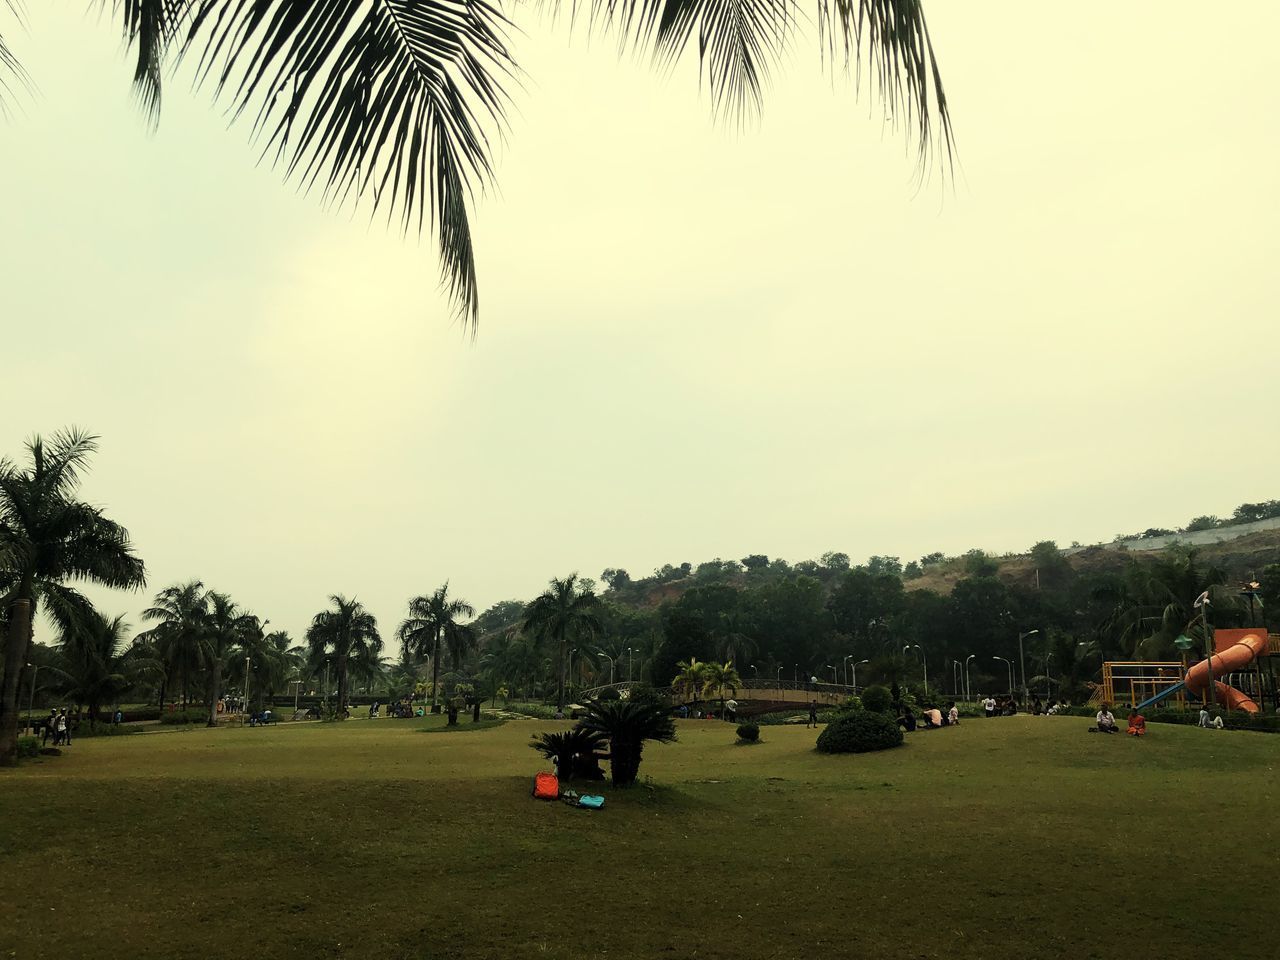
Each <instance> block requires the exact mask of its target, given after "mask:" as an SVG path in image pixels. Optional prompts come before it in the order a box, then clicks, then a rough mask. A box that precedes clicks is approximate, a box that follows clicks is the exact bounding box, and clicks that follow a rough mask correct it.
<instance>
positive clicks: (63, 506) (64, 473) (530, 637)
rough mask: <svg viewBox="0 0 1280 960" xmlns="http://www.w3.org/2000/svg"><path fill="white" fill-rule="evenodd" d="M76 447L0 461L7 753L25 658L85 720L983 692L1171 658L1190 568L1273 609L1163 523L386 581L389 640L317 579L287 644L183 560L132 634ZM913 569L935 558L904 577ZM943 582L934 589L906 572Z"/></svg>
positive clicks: (1254, 605) (1189, 596) (1229, 620)
mask: <svg viewBox="0 0 1280 960" xmlns="http://www.w3.org/2000/svg"><path fill="white" fill-rule="evenodd" d="M95 449H96V443H95V440H94V438H92V437H90V436H88V435H86V434H83V433H80V432H77V431H67V432H64V433H60V434H57V435H55V436H54V437H52V438H50V439H49V440H48V441H47V442H46V441H43V440H41V439H40V438H36V439H34V440H33V441H31V443H30V444H29V445H28V449H27V457H26V462H24V463H22V464H18V463H15V462H13V461H10V460H3V461H0V616H3V627H4V650H3V671H4V672H3V677H2V678H0V680H2V683H0V689H2V691H3V700H2V703H0V707H2V711H0V732H2V733H3V739H2V740H0V760H2V761H4V762H12V760H13V758H14V756H15V751H16V734H17V721H18V715H19V712H20V711H19V707H20V685H21V681H22V680H23V678H26V680H27V685H26V688H25V689H26V691H27V693H28V699H30V697H31V696H33V695H34V694H36V693H37V692H39V693H41V694H42V695H43V694H56V695H57V696H59V697H61V698H64V699H66V700H68V701H69V702H71V703H73V704H75V705H78V706H81V707H83V708H84V709H85V710H86V711H87V712H88V716H89V718H90V720H91V722H92V720H93V719H94V718H96V717H97V716H98V715H99V713H100V711H101V710H102V709H103V708H104V707H108V706H113V705H114V704H116V703H119V702H121V701H123V700H125V699H126V698H128V697H132V698H133V699H135V700H144V701H150V702H158V703H172V704H181V705H182V706H183V707H187V706H190V705H193V704H200V705H202V708H203V709H205V710H207V717H208V722H209V723H210V724H213V723H214V722H216V719H217V718H216V707H217V704H218V702H219V700H220V699H221V698H222V697H223V695H224V694H225V693H226V692H227V691H229V690H232V691H236V692H237V693H238V695H239V696H242V697H247V698H248V699H249V701H250V705H251V706H253V707H260V706H261V705H262V704H263V703H264V702H266V701H267V700H268V699H269V698H272V697H276V696H280V695H283V694H287V693H288V692H289V691H290V690H291V689H292V690H294V691H298V690H307V691H310V692H314V691H316V690H317V689H319V691H320V692H321V693H322V694H323V696H324V700H325V702H326V703H327V704H329V705H330V706H331V710H332V711H333V712H335V713H337V714H339V715H341V714H342V712H343V711H344V710H345V708H346V706H347V705H348V704H349V702H350V700H351V697H352V696H353V692H354V691H360V692H363V693H364V694H366V695H374V696H380V697H385V698H388V699H396V698H400V697H415V698H420V699H422V700H424V701H426V702H429V703H430V704H431V707H432V709H433V710H438V709H440V707H441V704H442V703H456V702H457V701H458V700H459V699H460V698H461V699H465V700H467V701H471V702H474V701H476V700H479V699H483V698H488V697H498V696H502V697H506V698H521V699H534V700H546V701H548V702H552V703H555V704H557V705H558V706H560V707H563V706H565V705H566V703H567V701H568V700H569V698H572V697H576V696H577V695H578V693H579V692H580V691H581V690H582V689H583V688H584V687H591V686H598V685H605V684H609V683H612V682H615V681H620V680H643V681H647V682H648V683H650V684H652V685H653V686H655V687H667V686H671V685H672V684H675V683H680V684H685V685H688V684H696V685H698V689H699V690H703V689H704V686H705V692H707V693H708V695H711V694H710V691H712V690H715V691H717V693H716V695H717V696H719V698H720V699H721V700H723V698H724V696H725V694H726V692H727V691H728V692H732V689H733V688H734V686H735V685H736V684H738V683H740V682H741V680H750V679H766V678H771V679H775V680H791V681H798V680H807V679H808V678H810V677H814V676H816V677H818V678H819V679H821V680H823V681H840V682H846V681H849V680H852V679H853V678H854V677H855V673H856V678H857V680H858V681H860V682H861V683H862V684H865V683H868V682H871V681H879V682H884V683H886V684H898V685H900V686H901V685H919V686H924V685H925V684H926V683H928V684H929V685H930V687H931V688H932V689H933V690H935V691H945V692H948V693H956V694H959V693H961V692H963V690H964V689H965V686H966V683H965V680H966V679H969V680H971V686H972V689H973V691H974V692H996V691H999V690H1003V689H1005V688H1006V687H1007V686H1009V684H1010V672H1009V671H1010V670H1011V669H1013V668H1014V667H1015V665H1016V668H1017V670H1018V672H1019V674H1020V672H1021V670H1022V668H1023V664H1024V663H1025V679H1026V682H1027V685H1028V686H1029V687H1031V688H1032V689H1034V690H1036V691H1043V692H1044V693H1046V694H1048V695H1059V696H1065V697H1067V698H1069V699H1077V698H1080V697H1082V696H1083V695H1084V694H1085V692H1086V683H1087V681H1088V680H1089V679H1090V678H1092V677H1093V676H1095V675H1096V673H1097V670H1098V668H1099V666H1100V664H1101V662H1102V660H1104V659H1129V658H1134V659H1149V660H1152V659H1175V658H1176V656H1177V651H1176V647H1175V646H1174V640H1175V639H1176V638H1177V637H1178V636H1179V635H1180V634H1183V633H1185V634H1187V635H1189V636H1191V637H1192V638H1193V639H1195V640H1197V641H1198V642H1200V641H1202V640H1203V637H1202V636H1201V631H1202V626H1201V622H1200V620H1199V619H1198V617H1196V616H1195V615H1194V610H1193V608H1192V602H1193V600H1194V598H1195V597H1197V596H1198V595H1199V594H1200V593H1201V592H1202V591H1204V590H1208V591H1209V593H1210V596H1211V598H1212V601H1213V603H1212V611H1213V624H1214V625H1216V626H1242V625H1249V624H1252V623H1257V624H1259V625H1261V626H1269V627H1271V628H1272V629H1280V563H1272V564H1269V565H1266V566H1264V567H1263V569H1262V570H1261V571H1260V572H1258V577H1257V579H1256V580H1254V579H1253V578H1252V573H1253V571H1241V570H1233V571H1226V570H1223V569H1219V568H1217V567H1215V566H1213V565H1212V564H1209V563H1206V562H1204V560H1203V559H1202V558H1201V555H1200V553H1199V552H1198V551H1197V550H1195V549H1193V548H1190V547H1186V546H1178V545H1175V546H1174V547H1171V548H1169V549H1166V550H1164V551H1162V552H1159V553H1152V554H1148V555H1137V554H1134V555H1129V554H1124V553H1116V552H1115V551H1101V552H1102V553H1106V554H1107V555H1108V557H1109V558H1110V562H1109V565H1105V566H1096V565H1090V564H1087V563H1079V564H1078V565H1077V564H1073V562H1072V560H1071V559H1069V558H1067V557H1065V556H1064V555H1063V554H1062V552H1061V551H1060V550H1059V549H1058V548H1057V546H1056V545H1055V544H1054V543H1052V542H1049V541H1045V542H1041V543H1037V544H1036V545H1034V546H1033V547H1032V548H1031V550H1030V551H1029V554H1028V555H1027V556H1026V557H1025V558H1017V560H1018V563H1019V564H1021V568H1020V569H1022V570H1023V573H1024V575H1021V576H1011V575H1008V574H1009V572H1010V571H1011V570H1013V567H1014V565H1011V561H1010V560H1009V559H1007V558H1005V559H998V558H994V557H991V556H988V555H987V554H985V553H983V552H982V551H979V550H972V551H969V552H968V553H966V554H964V555H963V556H961V557H954V558H948V557H944V556H943V555H942V554H941V553H931V554H928V555H926V556H923V557H921V558H919V559H918V560H914V561H910V562H908V563H906V564H903V563H902V562H901V560H900V559H899V558H897V557H889V556H875V557H872V558H871V559H870V560H869V561H868V562H867V563H865V564H860V565H853V564H852V563H851V562H850V559H849V556H848V554H845V553H839V552H828V553H824V554H823V555H822V556H821V557H819V558H818V559H816V560H804V561H800V562H797V563H794V564H792V563H788V562H787V561H785V560H781V559H778V558H770V557H768V556H766V555H765V554H750V555H748V556H746V557H743V558H741V559H739V560H723V559H720V558H715V559H713V560H709V561H705V562H703V563H699V564H696V565H695V564H692V563H687V562H686V563H680V564H666V565H663V566H662V567H660V568H658V569H656V570H655V571H654V572H653V574H652V575H651V576H648V577H641V578H633V577H631V576H630V575H629V574H628V573H627V571H625V570H623V569H620V568H609V569H606V570H605V571H603V572H602V574H601V580H602V581H603V583H604V585H605V586H604V588H603V590H600V589H598V587H597V584H596V583H595V581H593V580H591V579H590V578H586V577H580V576H578V575H577V574H570V575H568V576H566V577H562V578H555V579H553V580H551V581H550V583H549V584H548V587H547V589H546V590H544V591H543V592H542V593H541V594H540V595H539V596H537V597H534V598H532V599H530V600H527V601H525V600H518V599H511V600H504V601H501V602H499V603H496V604H493V605H492V606H490V607H489V608H488V609H486V610H483V611H481V612H480V613H479V614H478V615H477V613H476V610H475V608H474V607H473V606H472V605H471V604H470V603H469V602H467V601H466V600H464V599H462V598H460V597H458V596H456V595H455V594H453V593H451V592H450V587H449V584H447V583H446V584H443V585H442V586H440V587H438V588H436V589H435V590H433V591H431V592H429V593H426V594H423V595H420V596H416V597H413V598H412V599H410V600H409V601H408V603H407V607H406V616H405V617H404V618H403V620H402V621H401V623H400V624H399V626H398V628H397V629H396V631H395V635H396V638H397V639H398V641H399V645H400V650H399V653H398V656H396V657H394V658H392V657H388V656H385V655H384V652H385V651H384V644H383V639H382V635H381V632H380V630H379V627H378V624H377V622H376V620H375V618H374V616H373V614H372V613H371V612H369V611H368V610H366V609H365V608H364V607H363V606H362V605H361V603H360V602H359V601H358V600H357V599H355V598H348V597H346V596H344V595H341V594H334V595H333V596H331V597H330V598H329V603H328V606H327V607H326V608H325V609H323V610H321V611H320V612H318V613H317V614H316V615H315V617H314V618H313V619H312V622H311V624H310V625H309V627H308V628H307V631H306V635H305V637H304V638H303V642H302V643H301V644H295V643H294V642H293V641H292V639H291V638H290V637H289V635H288V634H287V633H285V632H283V631H278V630H277V631H270V630H268V626H269V624H270V621H269V620H265V619H261V618H260V617H258V616H257V615H255V614H254V613H252V612H251V611H249V610H246V609H243V608H242V607H241V606H239V605H238V604H237V603H236V602H235V601H234V600H233V599H232V598H231V597H230V596H228V595H227V594H225V593H223V592H219V591H217V590H214V589H211V588H208V587H206V586H205V585H204V584H203V583H202V582H200V581H198V580H192V581H189V582H186V583H179V584H173V585H171V586H168V587H165V588H163V589H161V590H160V591H159V592H158V593H156V594H155V596H154V600H153V602H152V605H151V606H150V607H148V608H147V609H146V610H145V611H144V613H143V620H144V621H145V622H144V624H143V625H142V626H143V628H144V629H142V631H141V632H139V633H137V634H136V635H134V636H132V637H130V636H129V627H128V625H127V624H125V623H124V622H123V621H122V620H121V619H120V618H118V617H114V618H113V617H111V616H109V615H108V614H105V613H102V612H100V611H98V610H95V609H94V608H93V607H92V605H91V604H89V602H88V601H87V600H86V599H85V597H84V596H83V595H82V594H80V593H79V592H78V591H77V590H76V589H75V587H74V584H75V583H77V582H83V581H87V582H95V583H99V584H103V585H106V586H110V587H122V588H136V587H139V586H142V585H143V584H144V583H145V571H144V568H143V565H142V561H141V560H140V559H139V558H138V557H137V556H136V554H135V552H134V549H133V546H132V544H131V542H130V540H129V536H128V533H127V531H126V530H125V529H124V528H123V527H121V526H120V525H119V524H117V523H115V522H114V521H112V520H110V519H109V518H107V517H106V516H105V515H104V513H103V512H102V511H101V510H99V509H98V508H95V507H91V506H89V505H87V504H86V503H85V502H83V501H82V500H80V499H79V496H78V487H79V483H80V479H81V477H82V475H83V473H84V471H85V469H86V468H87V466H88V462H89V459H90V458H91V455H92V453H93V452H94V450H95ZM1246 506H1250V505H1246ZM1252 507H1253V508H1255V509H1254V512H1258V511H1265V510H1269V509H1270V506H1268V505H1265V504H1264V505H1261V506H1259V505H1252ZM1237 512H1239V511H1237ZM1028 568H1029V569H1032V570H1033V571H1034V577H1033V578H1028V577H1027V576H1025V570H1026V569H1028ZM934 571H938V572H940V574H941V577H940V578H939V577H934V578H933V579H930V580H925V579H924V577H926V576H927V575H930V574H931V573H933V572H934ZM1246 573H1247V574H1248V576H1247V577H1246ZM1242 580H1245V581H1246V582H1243V583H1242V582H1241V581H1242ZM942 583H945V584H947V585H949V587H950V589H949V590H946V591H945V592H943V590H942V589H930V588H928V587H929V586H939V585H940V584H942ZM37 612H43V613H44V614H45V616H46V617H47V619H48V620H49V621H50V622H52V623H53V624H54V626H55V629H56V633H57V641H56V642H55V643H54V644H52V645H50V646H42V645H37V644H33V643H32V636H33V630H32V623H33V618H34V616H35V615H36V613H37ZM1020 639H1021V640H1022V641H1023V643H1022V646H1021V648H1020V647H1019V640H1020ZM1020 650H1021V656H1020ZM726 678H728V679H726ZM1022 679H1023V677H1022V676H1021V675H1015V677H1014V682H1015V684H1020V683H1021V681H1022Z"/></svg>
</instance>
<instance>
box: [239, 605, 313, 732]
mask: <svg viewBox="0 0 1280 960" xmlns="http://www.w3.org/2000/svg"><path fill="white" fill-rule="evenodd" d="M262 627H263V625H262V624H260V623H258V622H257V617H254V618H252V623H251V624H250V625H249V626H248V627H247V628H246V630H245V631H244V632H243V633H242V635H241V637H240V648H239V650H237V651H236V661H237V662H238V663H239V662H242V661H244V660H245V659H248V661H249V664H248V666H249V672H250V674H251V675H252V677H253V683H252V686H251V689H250V691H249V692H250V693H252V694H253V696H252V698H251V702H252V705H253V706H252V709H254V710H261V709H262V708H263V705H264V702H265V700H266V698H268V697H274V696H275V695H276V693H277V692H278V691H280V690H283V689H284V688H285V686H286V685H287V684H288V682H289V679H290V678H291V677H293V676H294V674H296V673H297V672H298V667H299V665H300V661H301V659H302V657H301V654H302V652H303V648H301V647H295V646H294V645H293V641H292V640H290V639H289V634H288V633H287V632H285V631H284V630H274V631H272V632H271V633H266V632H265V631H264V630H263V628H262Z"/></svg>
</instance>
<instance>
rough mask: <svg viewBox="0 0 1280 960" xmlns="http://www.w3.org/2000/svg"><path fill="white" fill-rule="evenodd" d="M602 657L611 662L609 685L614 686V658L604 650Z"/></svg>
mask: <svg viewBox="0 0 1280 960" xmlns="http://www.w3.org/2000/svg"><path fill="white" fill-rule="evenodd" d="M600 656H602V657H604V658H605V659H606V660H608V661H609V684H610V685H612V684H613V657H611V656H609V655H608V654H607V653H605V652H604V651H603V650H602V651H600Z"/></svg>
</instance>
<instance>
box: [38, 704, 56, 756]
mask: <svg viewBox="0 0 1280 960" xmlns="http://www.w3.org/2000/svg"><path fill="white" fill-rule="evenodd" d="M50 736H52V737H53V745H54V746H55V747H56V746H57V745H58V711H57V710H54V709H53V708H52V707H50V708H49V716H48V717H46V718H45V721H44V737H43V739H42V740H41V741H40V746H42V747H43V746H46V745H47V744H48V743H49V737H50Z"/></svg>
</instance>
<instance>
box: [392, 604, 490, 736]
mask: <svg viewBox="0 0 1280 960" xmlns="http://www.w3.org/2000/svg"><path fill="white" fill-rule="evenodd" d="M475 615H476V611H475V607H473V606H471V604H469V603H467V601H465V600H459V599H456V598H451V597H450V596H449V584H448V582H447V581H446V582H445V584H444V585H443V586H441V587H437V588H436V590H435V591H434V592H433V593H432V594H431V595H430V596H425V595H424V596H418V597H414V598H413V599H412V600H410V601H409V616H408V617H406V618H405V620H404V621H403V622H402V623H401V624H400V629H399V630H398V631H396V633H397V635H398V636H399V638H400V642H401V644H403V645H404V646H405V647H406V648H408V649H409V650H411V651H413V654H414V655H415V656H418V657H422V658H430V660H431V712H432V713H439V712H440V701H439V699H438V698H437V693H438V690H439V683H440V641H441V640H442V639H445V640H447V641H448V642H450V643H451V644H453V645H454V648H456V649H459V650H461V649H462V648H463V647H465V646H466V645H467V644H468V643H469V642H470V643H472V645H474V641H473V640H472V641H468V640H467V639H466V638H465V637H464V636H463V635H461V634H460V633H459V626H460V625H459V624H458V620H459V619H461V618H464V617H474V616H475Z"/></svg>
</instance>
